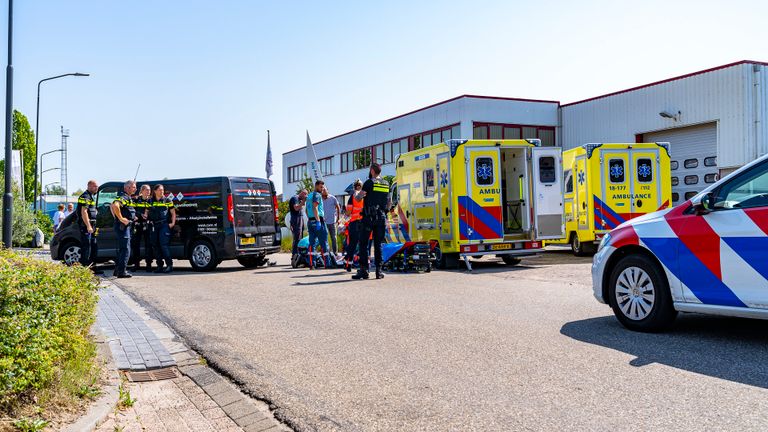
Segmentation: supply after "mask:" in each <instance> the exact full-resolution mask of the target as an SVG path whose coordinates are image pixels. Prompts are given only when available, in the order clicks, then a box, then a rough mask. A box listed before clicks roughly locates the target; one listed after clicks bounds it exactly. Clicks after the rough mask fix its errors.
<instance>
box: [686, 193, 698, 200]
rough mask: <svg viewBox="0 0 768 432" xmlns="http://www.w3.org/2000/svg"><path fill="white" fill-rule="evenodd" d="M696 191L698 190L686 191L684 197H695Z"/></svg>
mask: <svg viewBox="0 0 768 432" xmlns="http://www.w3.org/2000/svg"><path fill="white" fill-rule="evenodd" d="M697 193H698V192H696V191H691V192H686V193H685V199H687V200H689V199H691V198H693V197H695V196H696V194H697Z"/></svg>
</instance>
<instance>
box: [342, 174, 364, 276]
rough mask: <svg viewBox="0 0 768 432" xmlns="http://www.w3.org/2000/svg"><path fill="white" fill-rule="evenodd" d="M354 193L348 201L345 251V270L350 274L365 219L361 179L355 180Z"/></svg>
mask: <svg viewBox="0 0 768 432" xmlns="http://www.w3.org/2000/svg"><path fill="white" fill-rule="evenodd" d="M354 189H355V190H354V191H353V192H352V194H350V195H349V201H347V214H348V215H349V221H348V222H347V223H348V225H347V246H346V249H345V252H346V257H345V263H344V268H346V269H347V271H348V272H351V271H352V263H353V262H354V261H355V250H357V243H358V240H357V237H358V234H359V231H360V219H362V218H363V182H361V181H360V179H357V180H355V183H354Z"/></svg>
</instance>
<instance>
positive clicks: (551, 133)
mask: <svg viewBox="0 0 768 432" xmlns="http://www.w3.org/2000/svg"><path fill="white" fill-rule="evenodd" d="M472 137H473V138H474V139H494V140H495V139H505V140H509V139H521V138H523V139H530V138H533V139H540V140H541V145H542V146H546V147H552V146H554V145H555V128H554V127H552V126H518V125H511V124H503V123H501V124H500V123H475V124H474V127H473V129H472ZM454 138H456V137H455V136H454Z"/></svg>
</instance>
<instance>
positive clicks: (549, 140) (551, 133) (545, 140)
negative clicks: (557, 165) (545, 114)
mask: <svg viewBox="0 0 768 432" xmlns="http://www.w3.org/2000/svg"><path fill="white" fill-rule="evenodd" d="M539 139H540V140H541V146H542V147H554V146H555V130H554V129H542V128H539Z"/></svg>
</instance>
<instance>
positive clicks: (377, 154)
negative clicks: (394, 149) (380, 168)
mask: <svg viewBox="0 0 768 432" xmlns="http://www.w3.org/2000/svg"><path fill="white" fill-rule="evenodd" d="M373 155H374V159H375V160H376V163H377V164H379V165H383V164H385V163H387V162H385V159H384V144H379V145H376V146H374V147H373Z"/></svg>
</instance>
